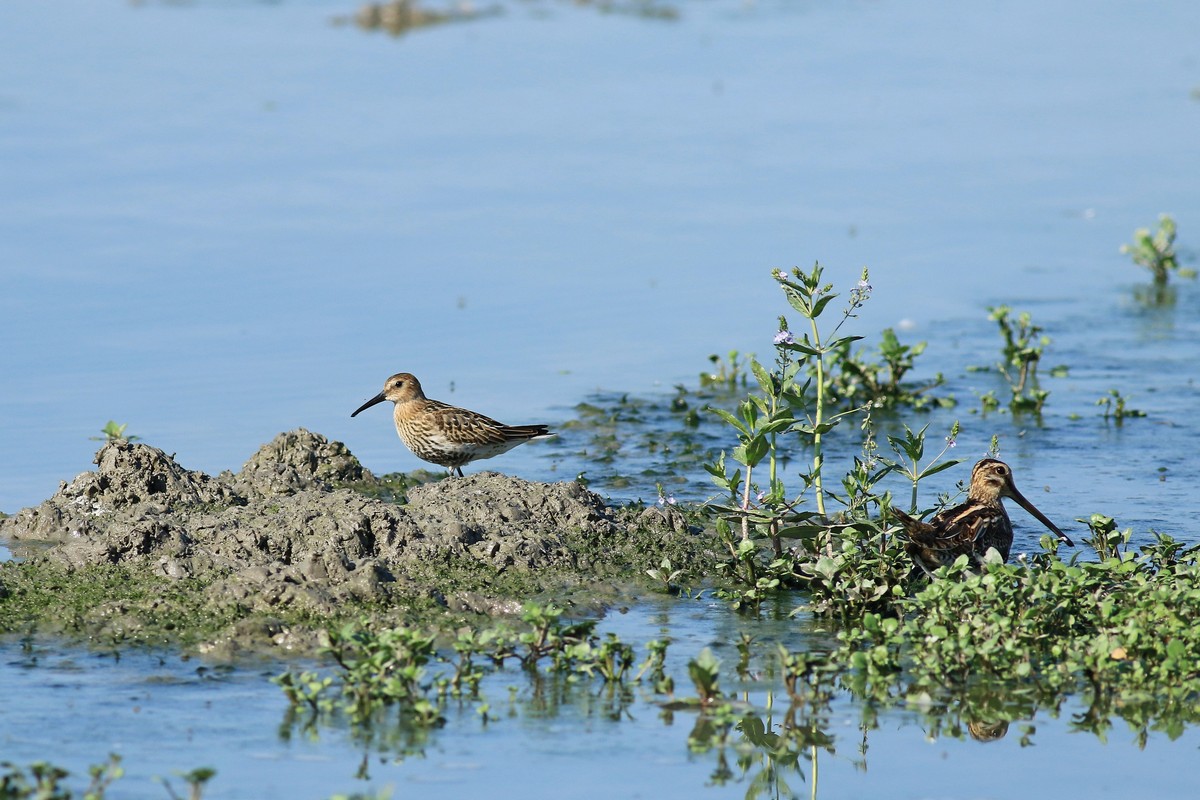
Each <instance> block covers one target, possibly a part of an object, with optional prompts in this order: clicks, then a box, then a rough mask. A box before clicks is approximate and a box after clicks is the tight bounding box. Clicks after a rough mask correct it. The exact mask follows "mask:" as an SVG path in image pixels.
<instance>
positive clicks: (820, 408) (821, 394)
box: [808, 317, 825, 516]
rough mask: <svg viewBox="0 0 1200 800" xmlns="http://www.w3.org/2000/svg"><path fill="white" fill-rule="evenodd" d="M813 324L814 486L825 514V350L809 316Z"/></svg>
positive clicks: (811, 321) (812, 321)
mask: <svg viewBox="0 0 1200 800" xmlns="http://www.w3.org/2000/svg"><path fill="white" fill-rule="evenodd" d="M808 321H809V324H810V325H811V326H812V332H813V346H814V349H816V350H817V352H818V355H817V357H816V362H817V363H816V367H817V409H816V412H815V415H814V417H813V429H814V433H813V486H814V487H816V490H817V512H818V513H820V514H821V516H825V492H824V490H823V489H822V488H821V464H822V462H823V461H824V458H823V456H822V454H821V423H822V422H823V421H824V416H825V351H824V349H823V348H822V347H821V336H820V334H819V333H818V331H817V320H816V318H815V317H809V319H808Z"/></svg>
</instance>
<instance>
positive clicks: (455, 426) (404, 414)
mask: <svg viewBox="0 0 1200 800" xmlns="http://www.w3.org/2000/svg"><path fill="white" fill-rule="evenodd" d="M384 400H391V401H392V402H393V403H395V404H396V406H395V411H394V413H393V416H394V417H395V420H396V433H398V434H400V441H402V442H404V446H405V447H407V448H408V449H409V450H411V451H413V455H415V456H416V457H417V458H420V459H423V460H425V461H429V462H431V463H434V464H440V465H441V466H443V467H448V468H449V469H450V472H451V474H454V475H459V476H461V475H462V474H463V472H462V468H463V466H464V465H465V464H468V463H470V462H472V461H476V460H478V459H481V458H491V457H492V456H498V455H500V454H501V453H506V452H508V451H509V450H512V449H513V448H514V447H516V446H517V445H519V444H524V443H525V442H530V441H533V440H534V439H546V438H548V437H551V436H554V434H553V433H551V432H550V430H549V429H548V428H547V427H546V426H545V425H505V424H503V423H500V422H497V421H496V420H494V419H492V418H491V417H485V416H484V415H483V414H478V413H476V412H474V411H468V410H467V409H465V408H456V407H455V406H452V405H448V404H446V403H442V402H440V401H438V400H430V399H429V398H428V397H426V396H425V392H423V391H421V384H420V382H419V381H418V380H417V379H416V378H415V377H413V376H412V375H410V374H409V373H407V372H399V373H397V374H395V375H393V376H392V377H390V378H388V379H387V381H385V382H384V384H383V391H382V392H380V393H379V394H377V395H375V396H374V397H372V398H371V399H370V400H368V401H367V402H365V403H363V404H362V405H361V406H359V407H358V411H355V412H354V413H353V414H351V415H350V416H352V417H354V416H357V415H358V413H359V412H360V411H364V410H366V409H368V408H370V407H371V406H373V405H376V404H378V403H382V402H383V401H384Z"/></svg>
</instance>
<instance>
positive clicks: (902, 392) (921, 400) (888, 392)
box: [829, 328, 954, 410]
mask: <svg viewBox="0 0 1200 800" xmlns="http://www.w3.org/2000/svg"><path fill="white" fill-rule="evenodd" d="M880 337H881V338H880V341H879V345H878V347H877V350H876V352H877V354H878V358H879V360H878V361H876V360H874V359H872V360H868V359H867V354H866V353H865V352H862V351H860V352H859V353H858V354H851V352H850V342H848V341H846V342H843V343H842V345H841V346H840V347H839V349H838V352H837V353H836V354H835V355H834V358H833V359H831V364H832V366H833V368H834V369H835V370H836V373H835V374H834V375H833V376H832V377H831V378H830V380H829V383H830V391H831V393H832V394H833V396H834V397H836V398H837V399H838V402H839V403H840V405H841V406H842V407H843V408H846V407H858V406H865V405H870V406H872V407H874V408H899V407H909V408H913V409H916V410H924V409H927V408H930V407H932V406H934V405H937V406H941V407H943V408H948V407H950V406H953V405H954V400H953V399H952V398H948V397H942V398H938V397H934V396H932V395H931V394H929V391H930V390H932V389H935V388H937V387H938V386H941V385H942V384H943V383H945V378H943V376H942V375H941V373H938V374H937V375H935V376H934V377H933V378H932V379H931V380H929V381H926V382H925V383H923V384H920V385H916V386H914V385H910V384H908V383H905V382H904V377H905V376H906V375H907V374H908V373H909V371H910V370H912V368H913V366H914V365H915V361H916V358H917V356H919V355H921V354H922V353H923V352H925V347H926V342H918V343H917V344H915V345H905V344H901V343H900V340H899V338H897V336H896V332H895V331H894V330H893V329H892V328H884V329H883V332H882V334H881V335H880Z"/></svg>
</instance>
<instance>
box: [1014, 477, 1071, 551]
mask: <svg viewBox="0 0 1200 800" xmlns="http://www.w3.org/2000/svg"><path fill="white" fill-rule="evenodd" d="M1009 491H1010V492H1012V499H1013V500H1016V501H1017V502H1018V503H1020V505H1021V508H1023V509H1025V510H1026V511H1028V512H1029V513H1030V514H1032V515H1033V517H1034V519H1036V520H1037V521H1038V522H1040V523H1042V524H1043V525H1045V526H1046V527H1047V528H1049V529H1050V530H1051V531H1052V532H1053V533H1054V535H1055V536H1057V537H1058V538H1059V539H1062V541H1063V542H1064V543H1066V545H1067V546H1068V547H1074V546H1075V543H1074V542H1072V541H1071V537H1070V536H1067V535H1066V534H1065V533H1063V532H1062V531H1060V530H1059V529H1058V526H1057V525H1055V524H1054V523H1053V522H1051V521H1050V520H1048V519H1046V515H1045V514H1043V513H1042V512H1040V511H1038V510H1037V509H1036V508H1034V506H1033V503H1031V502H1029V501H1028V500H1026V499H1025V495H1023V494H1021V493H1020V492H1018V491H1017V490H1016V489H1015V488H1013V487H1012V485H1011V484H1010V485H1009Z"/></svg>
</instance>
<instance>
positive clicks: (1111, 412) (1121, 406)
mask: <svg viewBox="0 0 1200 800" xmlns="http://www.w3.org/2000/svg"><path fill="white" fill-rule="evenodd" d="M1096 405H1098V406H1102V407H1103V408H1104V419H1105V420H1106V421H1107V420H1110V419H1111V420H1112V421H1113V422H1115V423H1116V424H1117V425H1121V424H1123V423H1124V422H1125V419H1126V418H1127V417H1130V418H1132V417H1144V416H1146V412H1145V411H1140V410H1138V409H1136V408H1129V407H1128V406H1127V405H1126V404H1125V397H1124V396H1123V395H1122V394H1121V393H1120V392H1119V391H1117V390H1116V389H1109V390H1108V394H1106V395H1105V396H1104V397H1101V398H1100V399H1099V400H1097V401H1096Z"/></svg>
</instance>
